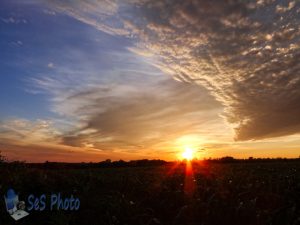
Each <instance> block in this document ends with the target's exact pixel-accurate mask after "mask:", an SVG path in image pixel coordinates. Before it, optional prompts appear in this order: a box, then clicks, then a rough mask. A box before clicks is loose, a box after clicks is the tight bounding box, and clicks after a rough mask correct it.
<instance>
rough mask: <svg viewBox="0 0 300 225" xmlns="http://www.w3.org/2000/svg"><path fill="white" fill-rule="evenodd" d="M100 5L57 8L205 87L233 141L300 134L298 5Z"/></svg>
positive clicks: (277, 2) (179, 76) (180, 77)
mask: <svg viewBox="0 0 300 225" xmlns="http://www.w3.org/2000/svg"><path fill="white" fill-rule="evenodd" d="M82 4H84V7H83V6H82ZM95 4H96V5H95ZM102 4H106V3H105V1H104V2H101V3H98V4H97V3H95V2H93V1H83V3H82V2H80V3H78V2H76V3H74V4H68V3H66V2H65V3H64V5H62V4H58V5H59V7H60V10H65V12H66V13H67V14H69V15H71V16H74V18H77V19H79V20H81V21H82V22H85V23H87V24H90V25H93V26H95V27H96V28H97V29H99V30H101V31H105V32H108V33H110V34H114V35H125V36H126V37H133V38H134V40H135V41H137V44H136V48H135V49H136V50H135V52H136V53H145V52H148V53H149V52H150V53H151V55H156V56H157V57H159V60H158V62H157V64H156V66H158V67H159V68H161V69H162V70H163V71H164V72H166V73H169V74H172V75H173V76H174V78H176V79H178V80H182V81H188V82H193V83H197V84H200V85H202V86H204V87H206V88H207V89H208V90H209V91H210V92H211V93H212V94H213V95H214V96H215V97H216V98H217V99H218V100H219V101H221V102H222V104H223V105H224V106H225V113H224V115H225V116H226V118H227V120H228V121H229V122H230V123H232V124H233V125H234V127H235V132H236V139H237V140H250V139H263V138H268V137H276V136H282V135H289V134H294V133H298V132H299V131H300V119H299V116H298V115H299V113H300V105H299V104H298V103H299V100H300V92H299V90H300V89H299V85H300V79H299V73H300V70H299V63H298V60H297V58H298V57H299V54H300V52H299V47H300V46H299V38H300V32H299V29H298V28H299V24H300V18H299V15H300V14H299V11H300V7H299V2H298V1H280V0H274V1H267V0H266V1H262V0H259V1H254V0H253V1H244V2H241V1H209V2H208V1H204V0H203V1H189V0H188V1H171V2H169V1H147V0H145V1H126V2H124V1H115V2H114V3H112V4H113V5H114V7H113V10H110V11H108V12H109V13H106V14H105V15H104V14H103V13H102V12H98V11H97V9H99V8H101V7H100V6H101V5H102ZM56 5H57V4H56ZM97 6H99V7H97ZM91 7H93V9H91ZM81 8H85V9H86V10H81ZM89 8H90V10H88V9H89ZM98 17H99V18H101V19H99V20H97V19H95V18H98ZM108 21H111V22H110V23H108ZM100 24H101V25H100ZM103 26H105V27H103ZM107 26H109V27H110V28H109V29H108V28H107ZM113 29H118V30H116V31H114V30H113ZM128 32H129V33H128ZM148 53H147V54H148ZM147 54H143V55H144V56H145V55H147Z"/></svg>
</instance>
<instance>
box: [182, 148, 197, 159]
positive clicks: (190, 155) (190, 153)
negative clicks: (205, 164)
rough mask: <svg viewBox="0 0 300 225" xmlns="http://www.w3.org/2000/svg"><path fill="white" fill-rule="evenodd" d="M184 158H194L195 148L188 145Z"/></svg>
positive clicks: (183, 154)
mask: <svg viewBox="0 0 300 225" xmlns="http://www.w3.org/2000/svg"><path fill="white" fill-rule="evenodd" d="M182 158H183V159H186V160H192V159H193V158H194V150H193V149H191V148H189V147H186V148H185V149H184V152H183V153H182Z"/></svg>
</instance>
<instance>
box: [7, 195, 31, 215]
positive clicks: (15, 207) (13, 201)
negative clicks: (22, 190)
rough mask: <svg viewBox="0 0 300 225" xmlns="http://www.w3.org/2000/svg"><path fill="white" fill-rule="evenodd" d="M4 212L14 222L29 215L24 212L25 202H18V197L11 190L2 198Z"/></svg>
mask: <svg viewBox="0 0 300 225" xmlns="http://www.w3.org/2000/svg"><path fill="white" fill-rule="evenodd" d="M4 200H5V205H6V210H7V212H8V213H9V214H10V216H11V217H12V218H13V219H14V220H19V219H21V218H23V217H25V216H28V215H29V213H28V212H26V211H24V209H25V202H24V201H19V196H18V195H17V194H16V192H15V191H14V190H13V189H8V191H7V193H6V195H5V196H4Z"/></svg>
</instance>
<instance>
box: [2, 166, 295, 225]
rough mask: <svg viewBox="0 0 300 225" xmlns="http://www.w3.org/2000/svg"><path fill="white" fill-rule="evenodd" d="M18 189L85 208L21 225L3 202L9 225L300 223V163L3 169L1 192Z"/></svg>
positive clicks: (37, 214)
mask: <svg viewBox="0 0 300 225" xmlns="http://www.w3.org/2000/svg"><path fill="white" fill-rule="evenodd" d="M187 167H188V169H187ZM10 187H12V188H14V189H15V190H16V191H17V192H18V193H19V194H20V195H19V197H20V199H21V200H25V201H27V199H26V198H27V197H28V196H29V195H30V194H34V195H35V196H37V197H39V196H40V195H41V194H46V195H47V198H48V197H49V198H50V195H51V194H52V193H59V192H60V193H61V194H62V196H64V197H70V195H73V196H75V197H78V198H79V199H80V201H81V205H80V209H79V211H63V210H59V211H57V210H52V211H50V209H49V207H47V208H46V209H45V210H44V211H30V215H29V216H28V217H26V218H24V219H22V220H20V221H18V222H14V221H13V220H12V218H10V216H9V215H8V214H7V213H6V212H5V205H4V201H1V202H2V203H1V204H0V221H1V222H0V223H1V225H2V224H16V223H17V224H53V225H60V224H61V225H66V224H70V225H73V224H80V225H84V224H89V225H94V224H107V225H109V224H114V225H121V224H122V225H123V224H127V225H137V224H140V225H158V224H165V225H169V224H174V225H175V224H178V225H185V224H187V225H190V224H191V225H192V224H195V225H196V224H197V225H227V224H228V225H229V224H230V225H234V224H237V225H243V224H249V225H256V224H270V225H271V224H272V225H277V224H278V225H285V224H291V225H298V224H300V162H299V161H280V162H252V163H243V162H239V163H204V162H202V163H193V165H186V164H185V163H180V164H175V163H174V164H166V165H161V166H144V167H141V166H139V167H120V168H49V167H46V166H44V167H43V166H40V167H38V168H37V167H33V166H30V165H27V164H16V165H12V164H3V165H1V169H0V192H1V195H4V194H5V192H6V190H7V189H8V188H10Z"/></svg>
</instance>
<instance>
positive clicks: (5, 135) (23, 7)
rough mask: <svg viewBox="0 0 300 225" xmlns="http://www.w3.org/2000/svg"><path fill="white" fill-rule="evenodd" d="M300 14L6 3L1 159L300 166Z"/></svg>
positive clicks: (161, 1) (268, 1) (0, 7)
mask: <svg viewBox="0 0 300 225" xmlns="http://www.w3.org/2000/svg"><path fill="white" fill-rule="evenodd" d="M299 59H300V2H299V1H288V0H286V1H282V0H257V1H254V0H249V1H235V0H233V1H229V0H224V1H218V0H210V1H207V0H196V1H193V0H185V1H184V0H178V1H177V0H174V1H167V0H156V1H155V0H112V1H110V0H98V1H97V0H82V1H79V0H77V1H76V0H73V1H71V0H49V1H46V0H26V1H24V0H18V1H16V0H1V1H0V151H1V152H2V154H3V155H4V156H6V157H7V158H8V159H9V160H26V161H28V162H44V161H46V160H48V161H65V162H81V161H101V160H105V159H108V158H110V159H112V160H119V159H124V160H130V159H142V158H149V159H153V158H156V159H157V158H160V159H165V160H177V159H179V158H180V154H181V153H182V151H183V150H184V148H187V147H188V148H191V149H193V150H194V151H195V152H196V156H197V157H198V158H208V157H222V156H227V155H230V156H234V157H238V158H248V157H250V156H253V157H299V156H300V60H299Z"/></svg>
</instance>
